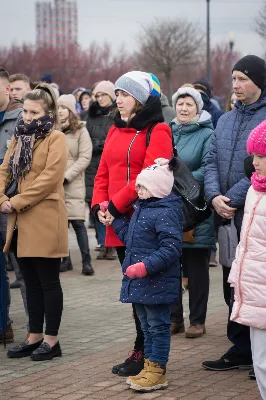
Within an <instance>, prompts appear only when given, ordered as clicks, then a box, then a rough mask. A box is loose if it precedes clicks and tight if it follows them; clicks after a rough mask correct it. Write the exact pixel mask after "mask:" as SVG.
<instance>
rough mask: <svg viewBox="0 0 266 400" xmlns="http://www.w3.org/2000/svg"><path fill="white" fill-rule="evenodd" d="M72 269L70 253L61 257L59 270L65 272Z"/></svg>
mask: <svg viewBox="0 0 266 400" xmlns="http://www.w3.org/2000/svg"><path fill="white" fill-rule="evenodd" d="M72 269H73V265H72V261H71V258H70V254H69V256H68V257H63V258H62V261H61V265H60V272H67V271H71V270H72Z"/></svg>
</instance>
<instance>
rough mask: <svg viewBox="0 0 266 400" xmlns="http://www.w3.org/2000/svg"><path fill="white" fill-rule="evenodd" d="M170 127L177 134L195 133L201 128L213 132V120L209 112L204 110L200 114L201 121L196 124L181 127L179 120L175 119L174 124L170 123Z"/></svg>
mask: <svg viewBox="0 0 266 400" xmlns="http://www.w3.org/2000/svg"><path fill="white" fill-rule="evenodd" d="M170 127H171V130H172V132H173V134H175V133H176V132H178V133H181V134H182V133H192V132H195V131H197V130H199V129H201V128H209V129H212V130H213V124H212V119H211V115H210V114H209V113H208V111H205V110H203V111H202V112H201V114H200V117H199V120H198V121H197V122H195V123H194V124H187V125H181V124H180V123H179V122H178V121H177V118H175V119H174V120H173V121H172V122H170Z"/></svg>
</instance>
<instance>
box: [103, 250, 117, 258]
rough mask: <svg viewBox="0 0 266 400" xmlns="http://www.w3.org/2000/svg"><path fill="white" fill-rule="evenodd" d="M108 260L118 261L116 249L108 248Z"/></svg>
mask: <svg viewBox="0 0 266 400" xmlns="http://www.w3.org/2000/svg"><path fill="white" fill-rule="evenodd" d="M106 249H107V251H106V257H105V258H106V260H116V259H117V254H116V249H115V247H106Z"/></svg>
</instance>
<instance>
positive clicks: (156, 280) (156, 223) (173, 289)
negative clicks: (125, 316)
mask: <svg viewBox="0 0 266 400" xmlns="http://www.w3.org/2000/svg"><path fill="white" fill-rule="evenodd" d="M113 228H114V229H115V231H116V233H117V235H118V236H119V238H120V240H121V241H122V242H123V243H125V244H126V256H125V260H124V262H123V265H122V270H123V274H124V273H125V271H126V269H127V267H128V266H130V265H132V264H136V263H138V262H140V261H142V262H143V263H144V264H145V266H146V268H147V272H148V274H147V276H146V277H144V278H137V279H131V278H129V277H127V276H125V275H124V276H123V281H122V289H121V295H120V300H121V302H122V303H140V304H171V303H174V302H176V301H178V298H179V297H178V296H179V286H180V284H179V280H180V262H179V260H180V257H181V254H182V241H183V232H182V206H181V200H180V199H179V197H177V196H175V195H174V194H170V195H169V196H167V197H165V198H163V199H157V198H154V197H153V198H151V199H147V200H139V201H138V203H137V204H136V205H135V212H134V214H133V216H132V218H131V220H130V222H129V221H128V219H127V217H126V216H123V217H120V218H116V219H115V220H114V222H113Z"/></svg>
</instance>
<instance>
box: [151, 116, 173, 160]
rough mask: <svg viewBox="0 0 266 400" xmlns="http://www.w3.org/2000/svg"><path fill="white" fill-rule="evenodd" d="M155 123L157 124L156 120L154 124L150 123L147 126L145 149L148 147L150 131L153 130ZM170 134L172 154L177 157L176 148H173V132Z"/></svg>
mask: <svg viewBox="0 0 266 400" xmlns="http://www.w3.org/2000/svg"><path fill="white" fill-rule="evenodd" d="M157 124H158V122H156V123H155V124H152V125H151V126H150V127H149V129H148V130H147V133H146V149H147V147H148V146H149V144H150V140H151V133H152V131H153V128H154V127H155V126H156V125H157ZM171 136H172V146H173V155H174V157H177V150H176V148H175V142H174V136H173V134H171Z"/></svg>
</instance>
